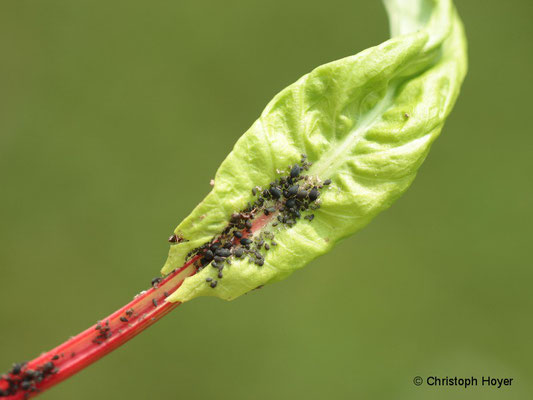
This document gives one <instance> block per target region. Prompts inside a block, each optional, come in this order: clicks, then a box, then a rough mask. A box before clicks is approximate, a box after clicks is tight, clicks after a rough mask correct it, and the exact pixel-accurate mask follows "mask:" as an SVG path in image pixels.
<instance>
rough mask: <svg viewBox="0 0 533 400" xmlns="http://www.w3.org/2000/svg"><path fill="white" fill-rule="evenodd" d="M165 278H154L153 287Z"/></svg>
mask: <svg viewBox="0 0 533 400" xmlns="http://www.w3.org/2000/svg"><path fill="white" fill-rule="evenodd" d="M162 280H163V278H159V277H157V278H154V279H152V287H157V285H159V282H161V281H162Z"/></svg>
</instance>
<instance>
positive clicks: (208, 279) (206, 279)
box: [205, 277, 213, 282]
mask: <svg viewBox="0 0 533 400" xmlns="http://www.w3.org/2000/svg"><path fill="white" fill-rule="evenodd" d="M212 280H213V278H211V277H209V278H205V281H206V282H211V281H212Z"/></svg>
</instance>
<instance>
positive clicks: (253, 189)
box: [252, 187, 257, 196]
mask: <svg viewBox="0 0 533 400" xmlns="http://www.w3.org/2000/svg"><path fill="white" fill-rule="evenodd" d="M252 194H253V195H254V196H255V195H256V194H257V188H255V187H254V188H252Z"/></svg>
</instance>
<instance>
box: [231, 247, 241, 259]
mask: <svg viewBox="0 0 533 400" xmlns="http://www.w3.org/2000/svg"><path fill="white" fill-rule="evenodd" d="M233 254H234V255H235V257H237V258H241V257H242V255H243V254H244V249H243V248H242V247H237V248H236V249H235V250H234V251H233Z"/></svg>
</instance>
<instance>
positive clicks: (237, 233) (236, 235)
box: [233, 231, 242, 239]
mask: <svg viewBox="0 0 533 400" xmlns="http://www.w3.org/2000/svg"><path fill="white" fill-rule="evenodd" d="M233 236H235V237H236V238H238V239H240V238H242V232H241V231H235V232H233Z"/></svg>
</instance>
